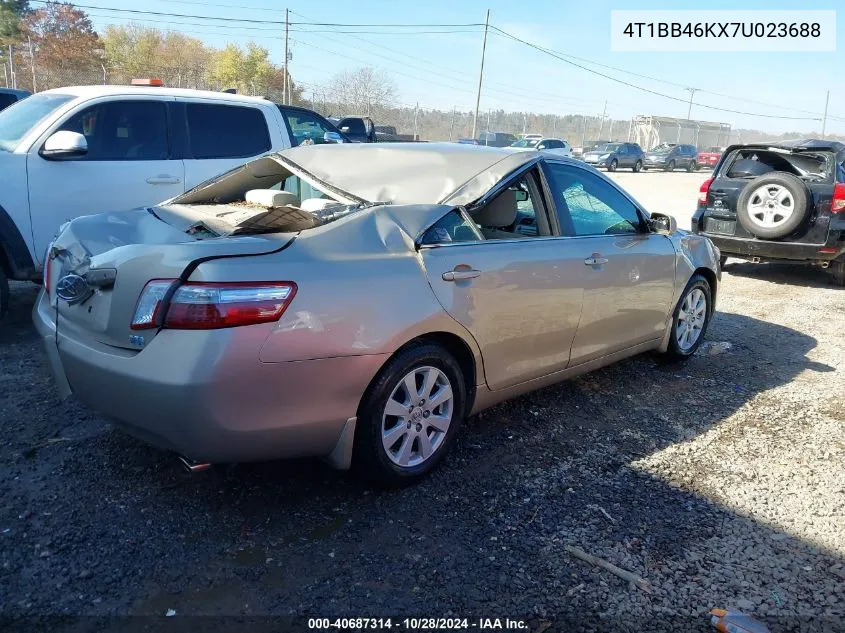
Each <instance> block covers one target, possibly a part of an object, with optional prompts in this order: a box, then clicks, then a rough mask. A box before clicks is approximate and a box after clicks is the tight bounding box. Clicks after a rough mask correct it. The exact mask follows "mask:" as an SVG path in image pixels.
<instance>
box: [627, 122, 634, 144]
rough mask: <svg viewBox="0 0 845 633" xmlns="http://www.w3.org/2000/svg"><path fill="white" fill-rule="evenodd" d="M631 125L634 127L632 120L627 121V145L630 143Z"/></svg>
mask: <svg viewBox="0 0 845 633" xmlns="http://www.w3.org/2000/svg"><path fill="white" fill-rule="evenodd" d="M633 125H634V119H631V120H630V121H628V142H629V143H630V142H631V128H632V127H633Z"/></svg>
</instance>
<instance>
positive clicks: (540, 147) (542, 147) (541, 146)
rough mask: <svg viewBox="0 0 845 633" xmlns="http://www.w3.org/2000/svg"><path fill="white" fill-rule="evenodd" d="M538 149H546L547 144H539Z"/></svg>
mask: <svg viewBox="0 0 845 633" xmlns="http://www.w3.org/2000/svg"><path fill="white" fill-rule="evenodd" d="M537 149H538V150H540V149H546V146H545V145H542V144H541V145H538V146H537Z"/></svg>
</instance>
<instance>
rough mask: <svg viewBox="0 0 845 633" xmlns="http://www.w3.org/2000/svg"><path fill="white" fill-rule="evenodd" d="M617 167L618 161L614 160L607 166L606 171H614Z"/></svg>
mask: <svg viewBox="0 0 845 633" xmlns="http://www.w3.org/2000/svg"><path fill="white" fill-rule="evenodd" d="M618 166H619V163H618V161H617V160H616V159H615V158H614V159H613V160H612V161H610V162H609V163H608V164H607V171H616V168H617V167H618Z"/></svg>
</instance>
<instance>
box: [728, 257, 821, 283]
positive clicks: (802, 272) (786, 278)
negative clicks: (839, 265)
mask: <svg viewBox="0 0 845 633" xmlns="http://www.w3.org/2000/svg"><path fill="white" fill-rule="evenodd" d="M723 270H724V271H725V272H726V273H728V274H729V275H736V276H737V277H745V278H747V279H759V280H760V281H768V282H770V283H774V284H785V285H790V286H804V287H806V288H836V287H837V286H836V285H835V284H834V282H833V277H832V275H831V274H830V273H829V272H828V271H826V270H824V269H822V268H820V267H819V266H810V265H806V264H791V263H788V262H769V263H762V264H752V263H751V262H746V261H743V260H736V259H733V260H729V261H728V263H727V264H726V265H725V266H724V267H723Z"/></svg>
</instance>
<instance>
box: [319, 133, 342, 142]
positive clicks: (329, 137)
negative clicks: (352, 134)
mask: <svg viewBox="0 0 845 633" xmlns="http://www.w3.org/2000/svg"><path fill="white" fill-rule="evenodd" d="M323 142H325V143H343V137H342V136H341V135H340V133H339V132H326V133H325V134H323Z"/></svg>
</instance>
